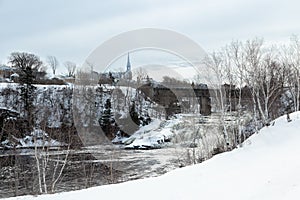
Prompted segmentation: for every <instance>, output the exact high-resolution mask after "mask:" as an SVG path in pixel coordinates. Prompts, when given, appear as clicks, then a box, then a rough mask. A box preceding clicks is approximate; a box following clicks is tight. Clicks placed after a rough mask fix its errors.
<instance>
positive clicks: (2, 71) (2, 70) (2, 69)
mask: <svg viewBox="0 0 300 200" xmlns="http://www.w3.org/2000/svg"><path fill="white" fill-rule="evenodd" d="M14 72H15V70H14V69H13V68H11V67H8V66H6V65H2V66H0V78H1V79H10V76H11V75H12V74H13V73H14Z"/></svg>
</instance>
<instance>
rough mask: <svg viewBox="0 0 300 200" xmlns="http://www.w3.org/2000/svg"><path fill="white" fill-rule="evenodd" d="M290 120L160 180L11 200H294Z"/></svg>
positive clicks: (293, 126) (299, 118) (295, 124)
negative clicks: (229, 150)
mask: <svg viewBox="0 0 300 200" xmlns="http://www.w3.org/2000/svg"><path fill="white" fill-rule="evenodd" d="M291 119H292V121H291V122H287V119H286V116H283V117H280V118H278V119H277V120H275V121H274V123H271V126H269V127H265V128H263V129H262V130H261V131H260V132H259V133H258V134H255V135H253V136H251V137H250V138H249V139H248V140H246V141H245V143H244V145H243V147H242V148H239V149H235V150H233V151H231V152H227V153H223V154H219V155H217V156H215V157H213V158H212V159H210V160H207V161H205V162H203V163H201V164H197V165H194V166H190V167H185V168H181V169H177V170H174V171H172V172H169V173H167V174H165V175H163V176H160V177H156V178H148V179H141V180H136V181H130V182H125V183H121V184H115V185H106V186H100V187H94V188H89V189H86V190H80V191H74V192H67V193H60V194H52V195H42V196H38V197H33V196H25V197H16V198H12V199H20V200H28V199H34V200H48V199H49V200H59V199H63V200H66V199H72V200H77V199H78V200H81V199H130V200H132V199H143V200H145V199H149V200H152V199H164V200H165V199H172V200H173V199H184V200H186V199H206V200H207V199H209V200H212V199H218V200H219V199H230V200H234V199H237V200H245V199H251V200H256V199H257V200H263V199H270V200H276V199H278V200H284V199H288V200H293V199H295V200H296V199H299V196H300V171H299V169H300V159H299V154H300V132H299V130H300V112H297V113H293V114H291Z"/></svg>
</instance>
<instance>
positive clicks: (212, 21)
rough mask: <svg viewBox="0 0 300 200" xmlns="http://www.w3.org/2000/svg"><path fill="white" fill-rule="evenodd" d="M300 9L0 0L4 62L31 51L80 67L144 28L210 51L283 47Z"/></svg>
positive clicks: (231, 0) (286, 4)
mask: <svg viewBox="0 0 300 200" xmlns="http://www.w3.org/2000/svg"><path fill="white" fill-rule="evenodd" d="M299 6H300V3H299V2H297V1H294V0H287V1H271V0H263V1H259V0H253V1H250V0H246V1H240V0H226V1H218V0H212V1H208V0H202V1H199V0H188V1H176V0H172V1H170V0H167V1H159V0H154V1H153V0H145V1H138V0H129V1H117V0H112V1H97V0H87V1H83V0H82V1H80V0H65V1H60V0H52V1H37V0H26V1H17V0H2V1H1V0H0V27H1V31H0V39H1V45H0V62H5V61H6V57H7V56H8V55H9V54H10V52H12V51H30V52H34V53H36V54H38V55H41V56H42V57H45V56H47V55H55V56H57V57H58V58H59V59H60V60H61V62H63V61H65V60H73V61H75V62H77V63H78V64H81V63H83V62H84V59H85V58H86V57H87V56H88V54H89V53H90V52H91V51H92V50H93V49H94V48H96V47H97V46H98V45H99V44H101V43H102V42H104V41H105V40H107V39H109V38H110V37H111V36H113V35H116V34H118V33H121V32H124V31H129V30H133V29H137V28H143V27H155V28H167V29H171V30H174V31H178V32H180V33H182V34H185V35H187V36H189V37H190V38H192V39H194V40H195V41H197V42H198V43H199V44H200V45H201V46H202V47H204V49H206V50H213V49H216V48H220V47H221V46H223V45H224V44H226V43H228V42H230V41H231V40H232V39H241V40H244V39H250V38H253V37H255V36H259V37H265V39H266V40H269V41H272V42H282V41H286V40H288V38H289V36H290V35H292V34H298V33H299V32H300V25H299V23H298V19H300V12H298V8H299Z"/></svg>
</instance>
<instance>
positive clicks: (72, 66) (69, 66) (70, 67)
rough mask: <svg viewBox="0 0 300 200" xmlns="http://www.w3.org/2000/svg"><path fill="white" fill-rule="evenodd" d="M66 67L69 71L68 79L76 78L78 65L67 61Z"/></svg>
mask: <svg viewBox="0 0 300 200" xmlns="http://www.w3.org/2000/svg"><path fill="white" fill-rule="evenodd" d="M64 65H65V67H66V69H67V71H68V77H75V70H76V64H75V63H74V62H71V61H67V62H65V63H64Z"/></svg>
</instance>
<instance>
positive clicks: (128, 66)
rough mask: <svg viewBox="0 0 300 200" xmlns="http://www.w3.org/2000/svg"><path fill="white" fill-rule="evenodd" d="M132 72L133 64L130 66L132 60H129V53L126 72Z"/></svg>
mask: <svg viewBox="0 0 300 200" xmlns="http://www.w3.org/2000/svg"><path fill="white" fill-rule="evenodd" d="M130 71H131V64H130V58H129V53H128V56H127V68H126V72H130Z"/></svg>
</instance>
